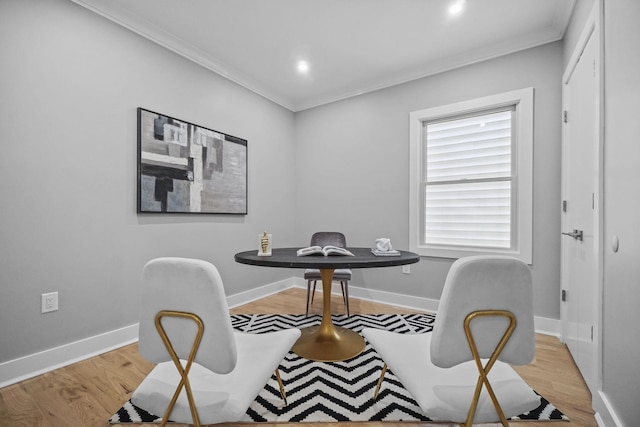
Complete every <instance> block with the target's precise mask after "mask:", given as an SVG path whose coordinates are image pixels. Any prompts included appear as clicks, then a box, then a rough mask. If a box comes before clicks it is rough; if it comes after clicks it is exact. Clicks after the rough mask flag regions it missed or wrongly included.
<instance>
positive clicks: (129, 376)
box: [0, 288, 597, 427]
mask: <svg viewBox="0 0 640 427" xmlns="http://www.w3.org/2000/svg"><path fill="white" fill-rule="evenodd" d="M337 290H338V292H339V288H337ZM334 291H335V289H334ZM305 296H306V290H304V289H297V288H293V289H287V290H285V291H282V292H279V293H277V294H275V295H272V296H268V297H266V298H262V299H260V300H257V301H253V302H251V303H248V304H244V305H242V306H239V307H234V308H232V309H231V310H230V311H231V313H232V314H254V313H256V314H279V313H289V314H304V312H305V305H306V299H305ZM331 307H332V308H331V310H332V313H334V314H344V313H346V309H345V306H344V303H343V301H342V296H341V295H340V294H335V295H332V299H331ZM350 311H351V313H353V314H383V313H402V314H406V313H419V312H420V311H417V310H413V309H408V308H405V307H396V306H391V305H385V304H378V303H374V302H371V301H366V300H360V299H355V298H352V299H351V300H350ZM310 312H311V313H312V314H322V292H321V291H317V293H316V295H315V298H314V303H313V305H312V307H311V309H310ZM152 367H153V364H151V363H149V362H148V361H146V360H144V359H143V358H142V356H140V353H139V351H138V347H137V345H136V344H131V345H128V346H125V347H123V348H121V349H118V350H114V351H111V352H109V353H105V354H102V355H100V356H96V357H93V358H91V359H88V360H85V361H82V362H79V363H76V364H74V365H71V366H68V367H65V368H61V369H58V370H55V371H52V372H49V373H46V374H44V375H40V376H38V377H36V378H32V379H29V380H26V381H24V382H22V383H19V384H14V385H11V386H9V387H5V388H3V389H0V426H2V427H5V426H7V427H23V426H24V427H34V426H37V427H58V426H64V427H87V426H97V427H107V426H109V424H108V422H107V421H108V419H109V417H111V415H113V414H114V413H115V412H116V411H117V410H118V409H119V408H120V406H122V404H123V403H124V402H125V401H126V400H128V399H129V397H130V396H131V393H132V392H133V391H134V390H135V388H136V387H137V386H138V385H139V384H140V382H141V381H142V379H143V378H144V377H145V375H147V373H148V372H149V371H150V370H151V369H152ZM516 370H517V371H518V373H519V374H520V375H521V376H522V377H523V378H524V379H525V381H527V383H529V385H531V387H532V388H534V389H535V390H536V391H537V392H538V393H540V394H541V395H543V396H544V397H545V398H547V399H548V400H549V401H550V402H551V403H553V404H554V405H555V406H556V407H558V408H559V409H560V410H561V411H562V412H564V413H565V414H566V415H567V416H569V417H570V418H571V421H570V422H557V421H556V422H536V423H532V422H530V421H528V422H512V423H511V426H513V427H516V426H522V427H524V426H527V427H532V426H533V425H536V426H538V425H539V426H540V427H543V426H547V425H548V426H551V425H554V426H555V427H563V426H567V427H571V426H575V427H578V426H580V427H597V423H596V421H595V418H594V415H593V410H592V408H591V395H590V393H589V391H588V389H587V386H586V385H585V383H584V381H583V380H582V377H581V376H580V374H579V372H578V370H577V368H576V366H575V363H574V362H573V359H572V358H571V355H570V354H569V352H568V350H567V348H566V346H565V345H563V344H562V343H561V342H560V341H559V340H558V339H557V338H555V337H550V336H545V335H537V336H536V355H535V359H534V361H533V362H532V363H531V364H530V365H527V366H522V367H516ZM354 424H355V423H331V425H332V426H334V427H353V425H354ZM408 424H410V425H411V426H414V427H433V426H434V424H431V423H365V422H358V423H357V427H406V426H407V425H408ZM171 425H172V426H173V427H183V426H185V424H171ZM251 425H255V424H247V423H245V424H240V423H239V424H217V425H216V426H219V427H242V426H243V427H249V426H251ZM292 425H293V424H286V423H284V424H283V423H261V426H264V427H280V426H282V427H291V426H292ZM324 425H325V424H323V423H295V427H323V426H324ZM114 426H116V427H118V426H121V427H132V425H131V424H121V425H119V424H114ZM136 426H141V427H152V426H157V425H155V424H136Z"/></svg>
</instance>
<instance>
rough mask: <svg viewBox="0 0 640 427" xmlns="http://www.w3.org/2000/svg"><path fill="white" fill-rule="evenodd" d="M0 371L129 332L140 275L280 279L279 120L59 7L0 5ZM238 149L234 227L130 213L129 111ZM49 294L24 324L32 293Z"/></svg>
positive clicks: (242, 282) (285, 217)
mask: <svg viewBox="0 0 640 427" xmlns="http://www.w3.org/2000/svg"><path fill="white" fill-rule="evenodd" d="M0 53H1V58H2V60H1V61H0V76H1V78H0V138H1V139H0V147H2V154H1V155H0V195H1V201H0V219H1V220H0V242H1V243H0V362H2V361H7V360H12V359H14V358H17V357H20V356H23V355H27V354H32V353H35V352H38V351H41V350H45V349H47V348H51V347H54V346H58V345H62V344H65V343H69V342H73V341H76V340H79V339H82V338H85V337H90V336H94V335H97V334H99V333H102V332H105V331H111V330H114V329H117V328H119V327H123V326H126V325H131V324H133V323H136V322H137V318H138V308H137V307H138V306H139V304H140V301H139V298H138V283H139V278H140V273H141V269H142V266H143V265H144V263H145V262H146V261H148V260H149V259H151V258H154V257H157V256H170V255H174V256H190V257H198V258H203V259H207V260H210V261H212V262H214V263H215V264H216V265H217V266H218V268H219V269H220V273H221V275H222V278H223V280H224V281H225V286H226V291H227V293H228V294H235V293H238V292H241V291H243V290H247V289H250V288H253V287H255V286H256V285H257V284H264V283H269V282H273V281H277V280H280V279H283V278H286V277H290V276H291V275H292V274H291V272H290V271H288V270H281V269H259V268H257V267H249V266H243V265H240V264H237V263H235V262H234V261H233V254H234V253H236V252H238V251H240V250H246V249H250V248H253V247H256V248H257V236H258V233H260V232H261V231H263V230H264V229H267V230H269V232H271V233H273V235H274V236H275V238H276V240H275V243H276V244H278V245H293V244H297V241H294V239H293V236H294V235H293V232H294V230H293V229H292V228H291V227H290V225H291V223H292V222H294V220H295V216H294V214H293V209H292V207H293V184H292V182H293V171H292V168H291V165H292V164H293V163H294V157H293V155H294V149H293V146H294V139H293V131H294V114H293V113H291V112H290V111H288V110H286V109H284V108H281V107H280V106H277V105H276V104H274V103H272V102H270V101H267V100H265V99H264V98H262V97H260V96H257V95H255V94H254V93H253V92H250V91H248V90H246V89H243V88H241V87H239V86H237V85H235V84H233V83H231V82H230V81H228V80H226V79H224V78H222V77H220V76H218V75H217V74H214V73H212V72H210V71H207V70H205V69H203V68H202V67H200V66H198V65H195V64H193V63H191V62H189V61H187V60H185V59H183V58H182V57H180V56H177V55H175V54H173V53H171V52H169V51H168V50H166V49H164V48H161V47H159V46H158V45H156V44H154V43H151V42H149V41H147V40H145V39H143V38H141V37H139V36H137V35H135V34H134V33H132V32H130V31H127V30H125V29H123V28H121V27H120V26H117V25H115V24H113V23H110V22H109V21H107V20H105V19H104V18H101V17H99V16H98V15H95V14H93V13H91V12H89V11H88V10H86V9H84V8H82V7H80V6H77V5H75V4H74V3H72V2H70V1H67V0H47V1H37V0H3V1H1V2H0ZM139 106H141V107H145V108H148V109H151V110H154V111H158V112H163V113H166V114H168V115H172V116H175V117H178V118H182V119H184V120H189V121H191V122H193V123H196V124H199V125H202V126H205V127H209V128H212V129H216V130H219V131H222V132H226V133H229V134H232V135H236V136H239V137H242V138H245V139H247V140H248V142H249V145H248V146H249V195H250V200H249V205H248V209H249V214H248V215H246V216H219V215H218V216H216V215H194V216H185V215H182V216H177V215H169V216H162V215H136V205H135V202H136V174H135V171H136V107H139ZM51 291H58V292H59V298H60V301H59V306H60V309H59V311H57V312H54V313H49V314H45V315H42V314H40V294H41V293H43V292H51Z"/></svg>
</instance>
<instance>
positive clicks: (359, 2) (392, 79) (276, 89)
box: [72, 0, 575, 111]
mask: <svg viewBox="0 0 640 427" xmlns="http://www.w3.org/2000/svg"><path fill="white" fill-rule="evenodd" d="M72 1H74V2H75V3H78V4H80V5H82V6H85V7H87V8H88V9H90V10H92V11H94V12H96V13H98V14H100V15H102V16H105V17H106V18H108V19H110V20H112V21H114V22H116V23H118V24H120V25H123V26H124V27H127V28H129V29H131V30H133V31H135V32H136V33H138V34H140V35H142V36H144V37H147V38H149V39H151V40H153V41H155V42H156V43H159V44H160V45H162V46H165V47H167V48H168V49H171V50H172V51H174V52H177V53H179V54H180V55H183V56H185V57H186V58H188V59H190V60H192V61H195V62H197V63H198V64H200V65H202V66H204V67H206V68H208V69H210V70H212V71H214V72H216V73H219V74H221V75H223V76H225V77H227V78H229V79H231V80H233V81H234V82H236V83H239V84H241V85H242V86H245V87H246V88H248V89H250V90H252V91H254V92H256V93H258V94H260V95H263V96H264V97H266V98H268V99H270V100H272V101H274V102H276V103H278V104H280V105H282V106H284V107H286V108H288V109H290V110H292V111H300V110H304V109H307V108H311V107H314V106H318V105H322V104H325V103H328V102H332V101H335V100H338V99H343V98H346V97H349V96H354V95H357V94H361V93H365V92H369V91H372V90H376V89H380V88H384V87H388V86H392V85H395V84H399V83H403V82H406V81H410V80H413V79H417V78H420V77H424V76H428V75H432V74H435V73H438V72H441V71H445V70H449V69H452V68H456V67H459V66H463V65H466V64H470V63H474V62H478V61H482V60H484V59H488V58H493V57H497V56H500V55H505V54H508V53H512V52H516V51H519V50H523V49H527V48H530V47H534V46H538V45H541V44H545V43H549V42H552V41H556V40H559V39H561V38H562V37H563V36H564V32H565V29H566V26H567V23H568V21H569V18H570V17H571V12H572V11H573V6H574V2H575V0H466V4H465V10H464V11H463V12H462V13H461V14H459V15H457V16H449V14H448V12H447V10H448V8H449V6H450V4H451V3H452V1H453V0H72ZM301 59H304V60H306V61H308V62H309V65H310V71H309V73H308V74H307V75H300V74H299V73H298V72H297V71H296V63H297V61H298V60H301Z"/></svg>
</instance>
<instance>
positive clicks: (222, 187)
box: [137, 107, 248, 215]
mask: <svg viewBox="0 0 640 427" xmlns="http://www.w3.org/2000/svg"><path fill="white" fill-rule="evenodd" d="M137 118H138V173H137V178H138V183H137V184H138V185H137V187H138V201H137V212H138V213H139V214H142V213H170V214H177V213H179V214H184V213H190V214H234V215H246V214H247V177H248V171H247V169H248V163H247V154H248V153H247V140H246V139H242V138H239V137H236V136H232V135H229V134H226V133H224V132H219V131H216V130H213V129H209V128H206V127H204V126H200V125H196V124H193V123H190V122H187V121H185V120H181V119H177V118H174V117H171V116H168V115H166V114H161V113H157V112H154V111H151V110H147V109H144V108H142V107H139V108H138V109H137Z"/></svg>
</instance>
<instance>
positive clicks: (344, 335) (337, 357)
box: [291, 268, 365, 362]
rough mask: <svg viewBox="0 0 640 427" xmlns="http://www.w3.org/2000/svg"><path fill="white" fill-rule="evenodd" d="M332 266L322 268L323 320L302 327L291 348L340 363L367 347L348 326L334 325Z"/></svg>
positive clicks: (305, 354) (304, 354)
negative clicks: (314, 324) (332, 311)
mask: <svg viewBox="0 0 640 427" xmlns="http://www.w3.org/2000/svg"><path fill="white" fill-rule="evenodd" d="M333 271H334V269H332V268H323V269H320V274H321V275H322V304H323V306H322V322H321V323H320V325H319V326H312V327H309V328H304V329H302V336H301V337H300V338H298V341H296V343H295V344H294V345H293V348H292V349H291V350H292V351H293V352H294V353H295V354H297V355H298V356H300V357H304V358H305V359H309V360H315V361H318V362H337V361H341V360H347V359H351V358H353V357H356V356H357V355H358V354H360V353H362V350H364V346H365V342H364V338H363V337H362V336H361V335H360V334H358V333H357V332H354V331H352V330H350V329H347V328H342V327H340V326H335V325H334V324H333V321H332V320H331V283H332V281H333Z"/></svg>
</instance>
